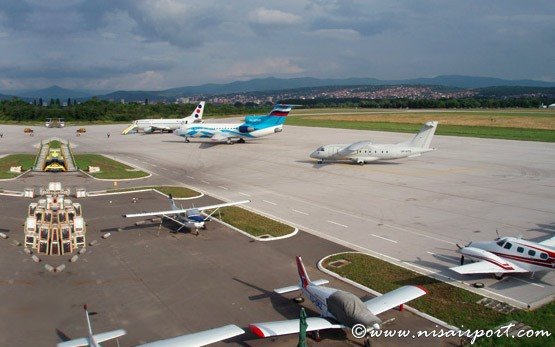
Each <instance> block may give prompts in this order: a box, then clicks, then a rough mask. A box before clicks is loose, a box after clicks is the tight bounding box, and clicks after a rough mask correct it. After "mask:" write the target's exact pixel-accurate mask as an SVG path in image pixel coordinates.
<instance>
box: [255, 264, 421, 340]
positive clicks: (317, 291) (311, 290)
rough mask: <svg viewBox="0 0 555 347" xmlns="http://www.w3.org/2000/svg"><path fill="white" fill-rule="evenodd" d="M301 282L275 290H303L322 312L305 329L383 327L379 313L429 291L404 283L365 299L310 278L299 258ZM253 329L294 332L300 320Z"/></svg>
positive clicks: (268, 332) (259, 333) (259, 332)
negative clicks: (358, 326)
mask: <svg viewBox="0 0 555 347" xmlns="http://www.w3.org/2000/svg"><path fill="white" fill-rule="evenodd" d="M296 261H297V269H298V272H299V284H298V285H294V286H290V287H285V288H280V289H275V290H274V291H275V292H276V293H278V294H283V293H288V292H293V291H296V290H301V291H302V293H303V294H304V295H305V296H306V297H308V298H310V301H312V303H313V304H314V306H316V308H317V310H318V311H319V312H320V317H310V318H307V320H306V322H307V324H308V327H307V330H306V331H318V330H323V329H345V328H349V329H350V328H352V327H353V326H355V325H357V324H362V325H363V326H364V327H365V328H366V329H367V330H370V329H380V324H381V323H382V321H381V319H379V318H378V317H376V315H378V314H380V313H382V312H385V311H387V310H390V309H392V308H394V307H398V306H399V307H402V305H403V304H404V303H406V302H408V301H411V300H413V299H416V298H418V297H420V296H422V295H424V294H426V293H427V292H426V291H425V290H424V289H422V288H420V287H416V286H410V285H407V286H403V287H401V288H398V289H395V290H393V291H391V292H388V293H385V294H384V295H381V296H378V297H375V298H373V299H370V300H368V301H366V302H363V301H362V300H360V299H359V298H358V297H357V296H355V295H354V294H352V293H349V292H345V291H342V290H338V289H335V288H330V287H323V286H322V285H323V284H326V283H328V281H327V280H317V281H314V282H312V281H310V278H308V274H307V273H306V269H305V267H304V265H303V262H302V259H301V257H296ZM250 330H251V331H252V332H253V333H254V334H255V335H257V336H259V337H270V336H279V335H286V334H295V333H298V332H299V320H298V319H292V320H284V321H275V322H265V323H254V324H250Z"/></svg>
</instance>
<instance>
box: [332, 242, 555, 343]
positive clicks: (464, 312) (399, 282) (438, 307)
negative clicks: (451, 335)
mask: <svg viewBox="0 0 555 347" xmlns="http://www.w3.org/2000/svg"><path fill="white" fill-rule="evenodd" d="M340 259H345V260H347V261H349V262H350V264H347V265H345V266H343V267H340V268H335V267H332V266H329V263H331V262H333V261H337V260H340ZM323 266H324V267H325V268H326V269H328V270H331V271H333V272H335V273H336V274H338V275H340V276H343V277H345V278H348V279H350V280H352V281H355V282H357V283H360V284H362V285H364V286H366V287H368V288H372V289H374V290H377V291H378V292H380V293H385V292H388V291H391V290H394V289H396V288H399V287H401V286H404V285H420V286H423V287H424V288H426V290H427V291H428V295H425V296H422V297H420V298H418V299H416V300H413V301H411V302H409V303H408V304H409V305H410V306H412V307H414V308H416V309H417V310H420V311H422V312H424V313H427V314H429V315H432V316H434V317H437V318H439V319H441V320H443V321H445V322H447V323H449V324H451V325H454V326H457V327H463V328H462V329H463V330H466V329H470V330H476V329H492V328H495V327H497V326H500V325H504V324H505V323H508V322H509V321H511V320H516V321H518V322H522V323H524V324H526V325H529V326H530V327H532V328H533V329H535V330H540V329H541V330H545V331H549V332H551V333H552V336H551V337H539V338H520V339H511V338H489V339H481V340H479V344H480V345H514V346H536V345H538V346H539V345H542V346H555V335H553V333H555V302H551V303H549V304H547V305H545V306H543V307H541V308H539V309H536V310H534V311H523V310H516V311H514V312H512V313H509V314H503V313H500V312H497V311H494V310H492V309H489V308H487V307H485V306H483V305H480V304H477V302H478V301H479V300H480V299H482V296H480V295H478V294H475V293H472V292H469V291H467V290H464V289H462V288H459V287H455V286H452V285H450V284H447V283H445V282H441V281H438V280H436V279H433V278H431V277H428V276H424V275H421V274H418V273H416V272H413V271H410V270H407V269H405V268H402V267H400V266H396V265H393V264H391V263H388V262H386V261H383V260H381V259H378V258H374V257H372V256H370V255H367V254H362V253H344V254H338V255H335V256H332V257H329V258H327V259H326V260H325V261H324V262H323Z"/></svg>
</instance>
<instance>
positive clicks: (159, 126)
mask: <svg viewBox="0 0 555 347" xmlns="http://www.w3.org/2000/svg"><path fill="white" fill-rule="evenodd" d="M204 104H205V102H204V101H201V102H199V104H198V105H197V107H196V108H195V110H194V111H193V112H192V113H191V115H190V116H188V117H185V118H180V119H171V118H160V119H138V120H136V121H134V122H133V123H132V124H131V125H130V126H129V127H127V128H126V129H125V130H124V131H122V135H127V134H129V133H130V132H132V131H137V132H139V131H142V132H144V133H145V134H151V133H153V132H155V131H160V132H162V133H163V132H172V131H174V130H176V129H179V127H181V126H183V125H186V124H191V123H200V122H202V114H203V113H204Z"/></svg>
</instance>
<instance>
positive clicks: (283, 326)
mask: <svg viewBox="0 0 555 347" xmlns="http://www.w3.org/2000/svg"><path fill="white" fill-rule="evenodd" d="M306 323H307V324H308V327H307V328H306V331H314V330H323V329H343V328H345V326H344V325H342V324H337V323H335V322H333V321H331V320H328V319H326V318H321V317H309V318H307V319H306ZM249 328H250V330H251V332H252V333H253V334H255V335H256V336H258V337H270V336H280V335H287V334H297V333H298V332H299V319H291V320H282V321H275V322H266V323H254V324H250V325H249Z"/></svg>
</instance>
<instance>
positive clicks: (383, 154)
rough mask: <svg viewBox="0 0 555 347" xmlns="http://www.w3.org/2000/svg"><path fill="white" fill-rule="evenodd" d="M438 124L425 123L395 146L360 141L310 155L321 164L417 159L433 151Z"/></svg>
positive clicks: (328, 148)
mask: <svg viewBox="0 0 555 347" xmlns="http://www.w3.org/2000/svg"><path fill="white" fill-rule="evenodd" d="M437 124H438V122H436V121H432V122H426V123H425V124H424V125H423V126H422V128H421V129H420V131H419V132H418V134H416V136H414V138H413V139H412V140H410V141H406V142H401V143H396V144H379V143H372V141H360V142H355V143H352V144H337V145H324V146H321V147H319V148H318V149H317V150H315V151H314V152H312V153H311V154H310V157H311V158H314V159H317V160H318V163H319V164H321V163H323V162H324V161H341V160H348V161H351V162H353V163H357V164H360V165H363V164H365V163H370V162H373V161H377V160H392V159H401V158H412V157H418V156H420V155H422V154H424V153H426V152H430V151H433V150H435V149H434V148H430V143H431V142H432V137H433V136H434V133H435V131H436V128H437Z"/></svg>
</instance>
